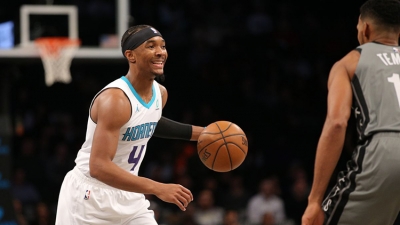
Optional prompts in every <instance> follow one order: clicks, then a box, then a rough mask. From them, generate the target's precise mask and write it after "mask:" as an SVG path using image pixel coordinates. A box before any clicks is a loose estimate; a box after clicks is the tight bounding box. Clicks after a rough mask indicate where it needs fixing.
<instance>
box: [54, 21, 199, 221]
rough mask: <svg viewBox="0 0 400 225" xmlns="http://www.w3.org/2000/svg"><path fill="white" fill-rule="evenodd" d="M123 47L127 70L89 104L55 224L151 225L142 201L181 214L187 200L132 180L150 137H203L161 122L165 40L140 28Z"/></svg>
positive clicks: (183, 194)
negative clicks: (82, 137)
mask: <svg viewBox="0 0 400 225" xmlns="http://www.w3.org/2000/svg"><path fill="white" fill-rule="evenodd" d="M121 46H122V51H123V54H124V56H125V57H126V59H127V60H128V62H129V71H128V73H127V74H126V76H122V77H121V78H119V79H117V80H115V81H114V82H111V83H110V84H108V85H107V86H106V87H104V88H103V89H102V90H101V91H100V92H99V93H98V94H97V95H96V96H95V97H94V98H93V101H92V103H91V105H90V109H89V118H88V125H87V132H86V139H85V142H84V144H83V145H82V148H81V149H80V150H79V152H78V155H77V157H76V160H75V162H76V166H75V168H74V169H73V170H71V171H70V172H68V174H67V175H66V176H65V179H64V181H63V184H62V187H61V190H60V195H59V201H58V208H57V217H56V224H58V225H61V224H65V225H75V224H96V225H100V224H104V225H105V224H107V225H111V224H113V225H115V224H127V225H128V224H129V225H156V224H157V222H156V220H155V218H154V212H153V211H152V210H149V209H148V207H149V202H148V201H147V200H146V199H145V196H144V194H153V195H156V196H157V197H158V198H160V199H161V200H163V201H165V202H169V203H173V204H176V205H177V206H178V207H179V208H180V209H181V210H183V211H185V210H186V207H187V206H188V204H189V203H190V202H191V201H193V195H192V193H191V192H190V190H188V189H187V188H185V187H183V186H181V185H179V184H164V183H159V182H156V181H153V180H151V179H148V178H145V177H140V176H138V171H139V168H140V164H141V163H142V160H143V158H144V156H145V153H146V147H147V143H148V141H149V139H150V138H151V136H153V134H154V135H155V136H158V137H163V138H171V139H182V140H188V141H189V140H192V141H195V140H197V139H198V137H199V134H200V133H201V131H202V130H203V127H199V126H192V125H188V124H182V123H178V122H175V121H172V120H169V119H167V118H164V117H162V116H161V112H162V109H163V107H164V106H165V103H166V102H167V96H168V94H167V90H166V89H165V87H163V86H162V85H160V84H158V83H157V82H156V81H155V78H156V77H160V76H163V73H164V70H163V69H164V65H165V62H166V60H167V57H168V54H167V51H166V48H165V41H164V39H163V38H162V36H161V34H160V32H158V31H157V30H156V29H154V28H153V27H150V26H147V25H138V26H134V27H131V28H129V29H128V30H127V31H126V32H125V34H124V36H123V37H122V40H121Z"/></svg>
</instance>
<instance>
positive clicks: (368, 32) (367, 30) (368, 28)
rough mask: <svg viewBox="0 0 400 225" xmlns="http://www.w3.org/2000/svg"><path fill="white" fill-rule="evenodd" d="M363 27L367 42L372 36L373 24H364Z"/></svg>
mask: <svg viewBox="0 0 400 225" xmlns="http://www.w3.org/2000/svg"><path fill="white" fill-rule="evenodd" d="M363 27H364V29H363V35H364V37H365V38H366V39H367V40H369V37H370V36H371V24H369V23H367V22H364V24H363Z"/></svg>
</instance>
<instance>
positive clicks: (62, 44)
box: [35, 37, 81, 86]
mask: <svg viewBox="0 0 400 225" xmlns="http://www.w3.org/2000/svg"><path fill="white" fill-rule="evenodd" d="M35 44H36V46H37V47H38V49H39V54H40V58H41V59H42V62H43V66H44V72H45V81H46V85H47V86H51V85H52V84H53V83H54V82H57V81H59V82H63V83H70V82H71V73H70V70H69V68H70V66H71V62H72V58H73V56H74V54H75V52H76V50H77V49H78V48H79V46H80V44H81V42H80V40H79V39H70V38H68V37H42V38H38V39H36V40H35Z"/></svg>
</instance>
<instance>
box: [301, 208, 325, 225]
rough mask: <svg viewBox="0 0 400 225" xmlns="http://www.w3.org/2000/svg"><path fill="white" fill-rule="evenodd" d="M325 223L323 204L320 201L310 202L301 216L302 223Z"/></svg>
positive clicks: (319, 224) (306, 224)
mask: <svg viewBox="0 0 400 225" xmlns="http://www.w3.org/2000/svg"><path fill="white" fill-rule="evenodd" d="M323 223H324V212H323V211H322V208H321V205H320V204H318V203H310V204H308V206H307V208H306V210H305V212H304V214H303V217H302V218H301V225H322V224H323Z"/></svg>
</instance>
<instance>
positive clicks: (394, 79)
mask: <svg viewBox="0 0 400 225" xmlns="http://www.w3.org/2000/svg"><path fill="white" fill-rule="evenodd" d="M388 81H389V82H390V83H393V84H394V89H395V91H396V95H397V101H398V102H399V107H400V78H399V74H397V73H394V74H393V75H392V76H391V77H388Z"/></svg>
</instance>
